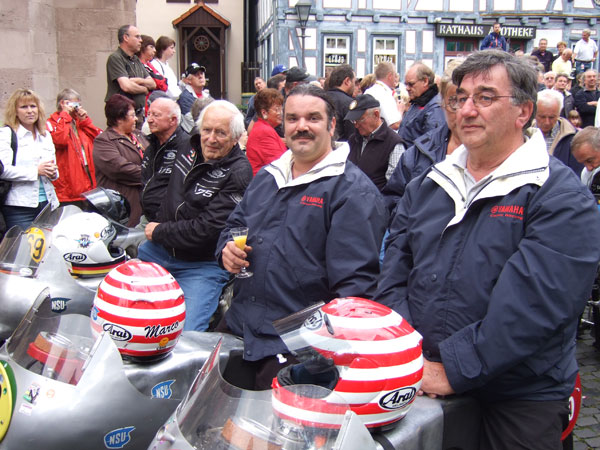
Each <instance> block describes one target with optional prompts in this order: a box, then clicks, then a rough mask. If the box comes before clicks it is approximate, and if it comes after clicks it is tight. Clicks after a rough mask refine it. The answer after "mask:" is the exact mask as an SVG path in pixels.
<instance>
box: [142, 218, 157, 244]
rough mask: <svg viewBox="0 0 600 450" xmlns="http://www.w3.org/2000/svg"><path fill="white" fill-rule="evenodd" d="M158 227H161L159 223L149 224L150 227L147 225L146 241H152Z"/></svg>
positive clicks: (145, 231) (145, 230) (145, 229)
mask: <svg viewBox="0 0 600 450" xmlns="http://www.w3.org/2000/svg"><path fill="white" fill-rule="evenodd" d="M158 225H160V224H159V223H158V222H149V223H148V225H146V228H144V233H145V234H146V239H148V240H149V241H151V240H152V233H153V232H154V229H155V228H156V227H157V226H158Z"/></svg>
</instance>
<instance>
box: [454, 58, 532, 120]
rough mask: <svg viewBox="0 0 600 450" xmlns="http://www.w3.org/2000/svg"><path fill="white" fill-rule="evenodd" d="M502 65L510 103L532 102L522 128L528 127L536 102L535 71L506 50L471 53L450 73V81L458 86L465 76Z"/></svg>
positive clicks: (488, 70) (478, 73) (481, 72)
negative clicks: (507, 80)
mask: <svg viewBox="0 0 600 450" xmlns="http://www.w3.org/2000/svg"><path fill="white" fill-rule="evenodd" d="M496 66H502V67H504V68H505V69H506V72H507V73H508V79H509V81H510V84H511V87H512V103H513V104H514V105H522V104H524V103H527V102H531V103H533V111H532V114H531V117H530V118H529V120H528V121H527V123H526V124H525V125H524V126H523V130H525V129H527V128H529V127H530V126H531V123H532V122H533V118H534V117H535V112H536V102H537V86H538V85H537V72H536V70H535V69H534V68H533V67H532V66H531V64H528V63H526V62H524V61H523V60H522V59H519V58H517V57H515V56H513V55H511V54H510V53H508V52H504V51H501V50H483V51H479V52H475V53H473V54H471V55H470V56H469V57H468V58H467V59H466V60H465V61H464V62H463V63H462V64H461V65H460V66H458V67H457V68H456V69H454V72H453V73H452V82H453V83H454V84H455V85H456V86H458V87H460V84H461V83H462V80H463V78H464V77H465V76H467V75H471V76H478V75H484V76H485V75H488V74H489V73H490V71H491V70H492V68H493V67H496Z"/></svg>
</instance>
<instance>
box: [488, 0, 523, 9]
mask: <svg viewBox="0 0 600 450" xmlns="http://www.w3.org/2000/svg"><path fill="white" fill-rule="evenodd" d="M493 1H494V11H514V10H515V0H493ZM482 11H485V9H482Z"/></svg>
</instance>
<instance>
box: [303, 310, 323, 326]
mask: <svg viewBox="0 0 600 450" xmlns="http://www.w3.org/2000/svg"><path fill="white" fill-rule="evenodd" d="M321 325H323V313H322V312H321V311H320V310H317V311H315V313H314V314H313V315H312V316H310V317H309V318H308V319H306V320H305V321H304V326H305V327H306V328H307V329H309V330H318V329H319V328H321Z"/></svg>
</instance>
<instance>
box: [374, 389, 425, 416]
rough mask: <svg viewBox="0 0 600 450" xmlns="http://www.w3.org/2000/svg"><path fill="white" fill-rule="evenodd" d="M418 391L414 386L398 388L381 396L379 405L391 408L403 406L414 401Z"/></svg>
mask: <svg viewBox="0 0 600 450" xmlns="http://www.w3.org/2000/svg"><path fill="white" fill-rule="evenodd" d="M416 393H417V390H416V389H415V388H414V387H412V386H411V387H405V388H400V389H396V390H395V391H391V392H388V393H387V394H385V395H384V396H383V397H381V399H379V406H381V407H382V408H384V409H389V410H394V409H399V408H402V407H404V406H406V405H408V404H409V403H410V402H412V400H413V399H414V398H415V394H416Z"/></svg>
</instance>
